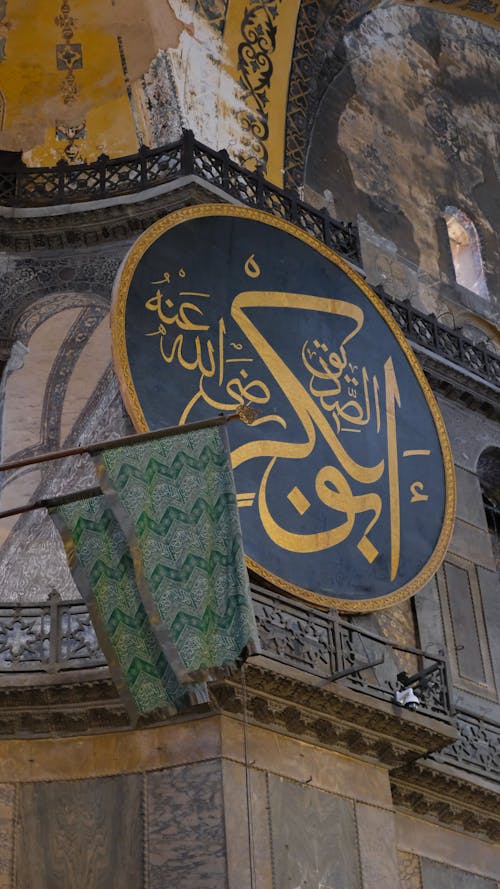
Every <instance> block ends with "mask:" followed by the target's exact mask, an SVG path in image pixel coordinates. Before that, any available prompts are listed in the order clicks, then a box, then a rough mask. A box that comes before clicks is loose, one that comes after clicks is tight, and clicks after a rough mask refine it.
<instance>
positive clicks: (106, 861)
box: [15, 775, 143, 889]
mask: <svg viewBox="0 0 500 889" xmlns="http://www.w3.org/2000/svg"><path fill="white" fill-rule="evenodd" d="M141 792H142V779H141V776H140V775H128V776H119V777H118V776H117V777H113V778H98V779H94V780H89V781H54V782H48V783H46V782H44V783H40V784H24V785H22V786H21V787H20V790H19V814H18V824H17V830H16V882H15V885H16V889H48V887H54V889H55V887H61V889H62V887H65V889H103V887H106V889H124V887H125V886H134V887H136V886H137V887H140V886H142V885H143V840H142V837H143V830H142V812H141Z"/></svg>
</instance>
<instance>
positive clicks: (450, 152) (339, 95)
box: [306, 5, 500, 321]
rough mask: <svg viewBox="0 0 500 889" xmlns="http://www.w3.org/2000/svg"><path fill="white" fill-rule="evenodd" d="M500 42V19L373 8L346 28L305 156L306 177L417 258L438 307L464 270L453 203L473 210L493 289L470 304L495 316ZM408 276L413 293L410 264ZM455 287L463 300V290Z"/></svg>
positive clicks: (422, 296)
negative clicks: (498, 23) (449, 209)
mask: <svg viewBox="0 0 500 889" xmlns="http://www.w3.org/2000/svg"><path fill="white" fill-rule="evenodd" d="M499 44H500V35H499V34H498V32H496V31H495V30H494V29H491V28H488V27H486V26H484V25H481V24H480V23H479V22H471V21H466V20H465V19H461V18H459V17H458V16H443V15H442V14H440V13H435V12H434V11H432V10H429V9H418V8H414V7H413V8H409V7H407V6H398V5H393V6H391V7H389V8H384V9H376V10H374V11H373V12H371V13H369V14H368V15H366V16H365V17H364V18H363V19H362V20H361V23H360V24H359V25H358V26H357V27H353V28H352V29H350V30H349V31H348V32H347V33H345V35H344V40H343V47H342V48H343V51H344V53H345V60H344V64H343V66H341V67H340V69H339V67H338V66H337V67H336V68H335V67H334V68H333V73H334V75H335V76H334V78H333V80H332V81H331V83H330V85H329V87H328V88H327V90H326V92H325V95H324V98H323V100H322V102H321V104H320V106H319V109H318V112H317V114H316V119H315V122H314V127H313V130H312V136H311V140H310V146H309V154H308V162H307V167H306V183H307V185H308V186H309V187H310V188H311V189H313V190H315V191H316V192H317V193H319V194H320V195H321V194H324V193H325V192H326V191H328V192H331V193H332V194H333V195H334V197H335V205H336V208H337V212H338V214H339V216H340V217H349V218H352V216H353V211H355V212H357V213H358V214H360V216H362V217H363V218H364V219H365V220H366V222H367V224H368V226H369V227H370V228H371V229H372V230H373V232H375V233H376V235H378V236H383V238H385V239H386V241H387V242H388V243H390V242H392V244H393V246H394V248H395V249H396V250H397V251H399V253H400V254H401V255H402V258H403V263H408V262H409V263H412V264H413V266H414V268H416V267H418V269H419V273H418V274H419V278H420V279H421V280H420V281H419V283H418V286H417V288H416V289H417V294H416V297H417V299H418V301H419V302H420V304H421V305H422V306H423V307H425V308H426V310H427V311H429V310H433V309H434V310H438V311H445V310H446V309H447V308H449V306H448V307H447V305H446V303H445V302H444V301H443V300H442V299H441V296H440V281H448V282H449V283H450V284H454V282H455V275H454V271H453V267H452V261H451V254H450V251H449V244H448V236H447V232H446V226H445V223H444V219H443V212H444V210H445V207H446V206H454V207H457V208H459V209H463V210H465V212H466V213H467V215H468V216H469V217H470V218H472V220H473V222H474V223H475V225H476V227H477V228H478V230H479V232H480V236H481V239H482V244H483V258H484V261H485V266H486V272H487V278H488V281H489V286H490V293H491V301H488V300H487V299H482V298H480V297H476V298H474V295H473V294H472V295H471V296H470V298H469V299H468V300H467V304H468V307H469V308H472V309H473V310H474V311H477V312H479V314H484V315H485V316H486V317H490V319H491V320H493V321H494V317H495V311H496V309H495V306H498V302H496V300H497V296H496V294H497V293H498V284H499V277H498V268H497V269H496V268H495V266H497V267H498V257H499V256H500V244H499V241H498V227H497V226H496V224H495V219H496V214H497V209H496V205H497V201H498V169H497V164H498V160H497V152H496V149H495V148H494V142H495V138H498V132H499V124H498V121H499V120H500V115H499V94H498V90H497V88H496V86H495V84H497V83H498V80H499V78H500V54H499ZM332 49H333V47H328V50H329V51H332ZM328 50H327V52H328ZM336 51H337V53H338V47H337V50H336ZM478 96H480V97H481V98H480V100H479V101H478ZM364 252H365V255H368V254H369V252H370V250H369V248H368V247H367V249H365V251H364ZM384 252H385V255H386V257H387V258H390V257H389V254H388V253H387V251H384ZM379 261H381V260H379ZM394 261H397V257H396V256H394V257H393V259H390V263H389V264H390V269H389V277H392V279H393V280H394V279H395V278H397V277H398V273H396V274H395V272H394V268H395V267H394ZM378 274H379V276H380V277H382V275H383V274H384V272H383V269H382V268H380V269H379V271H378ZM404 274H405V275H407V272H405V273H404ZM422 276H423V277H422ZM425 276H427V279H426V278H425ZM403 278H404V275H403ZM402 283H404V282H402ZM407 286H408V288H409V291H410V292H409V294H408V295H409V296H412V295H413V294H412V292H411V291H412V290H413V293H415V284H414V283H413V284H412V282H411V276H410V279H408V281H407ZM400 295H404V294H400ZM453 298H454V299H455V300H456V301H457V302H458V303H460V301H461V300H462V294H460V292H459V291H458V290H455V293H454V297H453Z"/></svg>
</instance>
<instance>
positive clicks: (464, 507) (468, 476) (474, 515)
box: [455, 466, 488, 531]
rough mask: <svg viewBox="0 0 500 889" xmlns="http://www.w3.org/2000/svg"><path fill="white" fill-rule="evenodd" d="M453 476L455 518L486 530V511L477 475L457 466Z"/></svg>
mask: <svg viewBox="0 0 500 889" xmlns="http://www.w3.org/2000/svg"><path fill="white" fill-rule="evenodd" d="M455 478H456V482H457V518H459V519H463V520H464V522H468V523H469V524H470V525H476V526H477V527H478V528H482V529H483V530H484V531H486V530H487V527H488V526H487V524H486V513H485V511H484V506H483V498H482V494H481V485H480V484H479V479H478V477H477V475H476V474H475V473H474V472H469V471H467V470H466V469H462V468H461V467H460V466H457V467H456V469H455Z"/></svg>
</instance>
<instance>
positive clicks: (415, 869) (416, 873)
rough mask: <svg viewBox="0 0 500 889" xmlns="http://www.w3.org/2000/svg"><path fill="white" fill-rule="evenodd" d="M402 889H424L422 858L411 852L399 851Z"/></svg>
mask: <svg viewBox="0 0 500 889" xmlns="http://www.w3.org/2000/svg"><path fill="white" fill-rule="evenodd" d="M398 864H399V878H400V880H401V889H422V874H421V872H420V858H419V857H418V855H412V853H411V852H398Z"/></svg>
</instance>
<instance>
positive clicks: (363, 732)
mask: <svg viewBox="0 0 500 889" xmlns="http://www.w3.org/2000/svg"><path fill="white" fill-rule="evenodd" d="M259 660H260V661H261V664H260V665H259V666H256V665H254V664H252V666H250V667H248V668H247V669H246V670H245V674H244V680H243V681H242V680H241V679H240V678H239V677H235V678H234V679H231V680H226V681H225V682H221V683H217V684H214V685H212V686H211V695H212V698H213V702H214V704H215V705H216V706H217V707H218V708H219V709H220V711H221V712H223V713H224V712H225V713H228V714H231V715H233V716H239V717H243V716H244V714H245V711H246V716H247V718H248V720H249V721H250V722H252V723H255V724H258V725H261V726H263V727H268V728H272V729H274V730H275V731H278V732H285V733H286V734H288V735H291V736H292V737H296V738H299V739H301V740H306V741H309V742H312V743H314V744H319V745H321V746H325V747H329V748H331V749H335V750H338V751H340V752H347V753H350V754H354V755H356V756H358V757H360V758H362V759H367V760H368V761H371V762H376V763H379V764H382V765H384V766H388V767H390V768H395V767H397V766H401V765H403V764H406V763H409V762H412V761H413V760H416V759H419V758H421V757H422V756H425V755H426V754H428V753H431V752H433V751H435V750H440V749H442V748H443V747H446V746H447V745H448V744H450V743H451V742H452V741H453V740H455V739H456V737H457V732H456V729H455V728H454V727H453V726H451V725H448V724H447V723H445V722H441V721H440V720H438V719H432V718H429V717H426V716H422V715H420V714H417V713H414V712H411V711H408V710H404V709H402V708H400V707H397V706H394V705H392V704H389V703H387V702H385V701H380V700H377V699H376V698H373V697H370V696H368V695H366V694H363V693H359V692H355V691H353V690H352V689H349V688H347V687H345V686H342V685H340V683H330V684H329V685H328V689H325V688H320V687H318V685H317V684H316V685H315V684H314V679H313V677H305V676H304V674H299V671H292V670H290V668H284V669H283V670H280V669H279V665H276V664H274V663H272V665H267V664H265V663H264V662H265V659H264V658H261V659H259ZM308 678H309V679H310V681H309V682H308V681H307V679H308Z"/></svg>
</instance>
